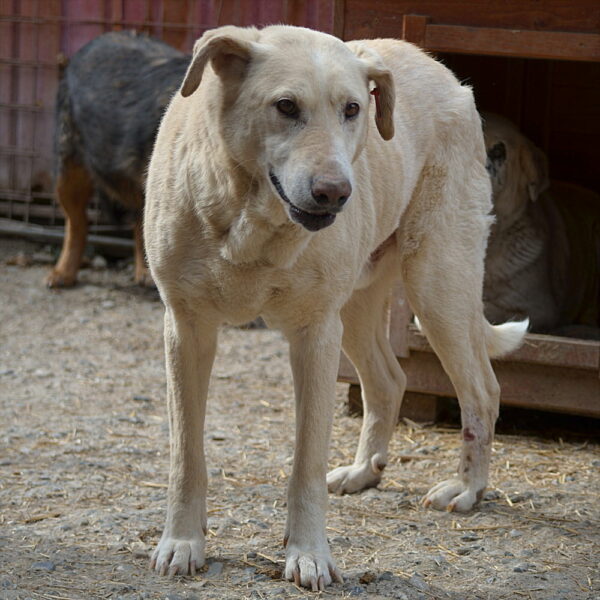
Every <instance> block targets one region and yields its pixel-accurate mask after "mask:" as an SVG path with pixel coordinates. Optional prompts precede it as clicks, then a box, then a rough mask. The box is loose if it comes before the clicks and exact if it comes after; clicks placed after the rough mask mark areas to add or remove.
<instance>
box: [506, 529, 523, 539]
mask: <svg viewBox="0 0 600 600" xmlns="http://www.w3.org/2000/svg"><path fill="white" fill-rule="evenodd" d="M508 535H510V537H511V538H518V537H521V536H522V535H523V532H522V531H519V530H518V529H511V530H510V531H509V532H508Z"/></svg>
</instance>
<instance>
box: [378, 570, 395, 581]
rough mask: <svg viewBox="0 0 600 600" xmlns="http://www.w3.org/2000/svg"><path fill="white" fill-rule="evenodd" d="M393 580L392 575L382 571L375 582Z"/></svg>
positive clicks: (389, 572)
mask: <svg viewBox="0 0 600 600" xmlns="http://www.w3.org/2000/svg"><path fill="white" fill-rule="evenodd" d="M393 579H394V574H393V573H392V572H391V571H384V572H383V573H382V574H381V575H379V577H378V578H377V581H392V580H393Z"/></svg>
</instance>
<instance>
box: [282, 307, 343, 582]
mask: <svg viewBox="0 0 600 600" xmlns="http://www.w3.org/2000/svg"><path fill="white" fill-rule="evenodd" d="M289 337H290V360H291V363H292V372H293V376H294V389H295V394H296V448H295V452H294V466H293V470H292V476H291V479H290V485H289V489H288V521H287V527H286V536H285V542H286V564H285V577H286V579H288V580H293V581H295V583H296V584H297V585H303V586H306V587H310V588H312V590H313V591H317V590H322V589H324V588H325V586H326V585H328V584H330V583H331V581H332V579H336V580H338V581H342V577H341V575H340V572H339V571H338V569H337V567H336V566H335V563H334V561H333V559H332V558H331V553H330V551H329V544H328V542H327V536H326V533H325V513H326V510H327V482H326V475H327V455H328V448H329V436H330V433H331V423H332V418H333V406H334V398H335V382H336V375H337V368H338V364H339V355H340V348H341V339H342V325H341V321H340V318H339V315H337V314H335V315H331V316H330V317H329V318H327V319H324V320H319V321H318V322H315V323H313V324H311V325H309V326H308V327H305V328H302V329H301V330H300V331H296V332H295V333H294V334H293V335H291V336H289Z"/></svg>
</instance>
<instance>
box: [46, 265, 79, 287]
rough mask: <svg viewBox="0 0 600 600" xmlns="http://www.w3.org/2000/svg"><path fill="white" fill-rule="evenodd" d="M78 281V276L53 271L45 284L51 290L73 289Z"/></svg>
mask: <svg viewBox="0 0 600 600" xmlns="http://www.w3.org/2000/svg"><path fill="white" fill-rule="evenodd" d="M76 281H77V275H73V274H70V273H63V272H62V271H59V270H57V269H53V270H52V271H51V272H50V274H49V275H48V276H47V277H46V280H45V283H46V286H47V287H49V288H63V287H72V286H74V285H75V283H76Z"/></svg>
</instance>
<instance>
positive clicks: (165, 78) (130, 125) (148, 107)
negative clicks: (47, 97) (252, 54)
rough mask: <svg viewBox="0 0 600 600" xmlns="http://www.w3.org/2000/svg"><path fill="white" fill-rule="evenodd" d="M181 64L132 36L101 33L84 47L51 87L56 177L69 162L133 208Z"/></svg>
mask: <svg viewBox="0 0 600 600" xmlns="http://www.w3.org/2000/svg"><path fill="white" fill-rule="evenodd" d="M188 63H189V57H188V56H186V55H184V54H182V53H181V52H179V51H177V50H175V49H174V48H172V47H171V46H168V45H167V44H164V43H163V42H160V41H158V40H154V39H152V38H149V37H147V36H145V35H138V34H136V33H135V32H118V33H116V32H115V33H108V34H105V35H103V36H100V37H98V38H96V39H95V40H93V41H92V42H90V43H89V44H87V45H86V46H84V47H83V48H82V49H81V50H80V51H79V52H78V53H77V54H75V56H74V57H73V58H72V60H71V61H70V63H69V65H68V66H67V67H66V69H65V71H64V74H63V78H62V80H61V82H60V85H59V90H58V97H57V110H56V122H57V127H56V156H57V173H58V174H60V173H61V170H62V168H63V165H64V164H65V163H66V162H67V161H73V162H75V163H76V164H79V165H81V166H83V167H84V168H85V169H86V170H87V171H88V173H89V174H90V175H91V177H92V179H93V181H94V183H95V185H96V186H97V187H98V188H100V190H101V191H102V192H104V193H105V194H108V195H109V196H110V197H111V198H113V199H118V200H120V201H121V202H122V203H124V204H126V205H132V204H134V203H137V202H139V197H140V196H141V195H143V185H144V183H143V182H144V178H145V169H146V165H147V162H148V159H149V156H150V152H151V150H152V144H153V142H154V138H155V135H156V130H157V129H158V124H159V122H160V118H161V116H162V113H163V111H164V109H165V107H166V105H167V104H168V102H169V100H170V98H171V96H172V95H173V93H174V91H175V90H176V89H177V87H178V86H179V84H180V83H181V79H182V78H183V75H184V73H185V70H186V68H187V65H188Z"/></svg>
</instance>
